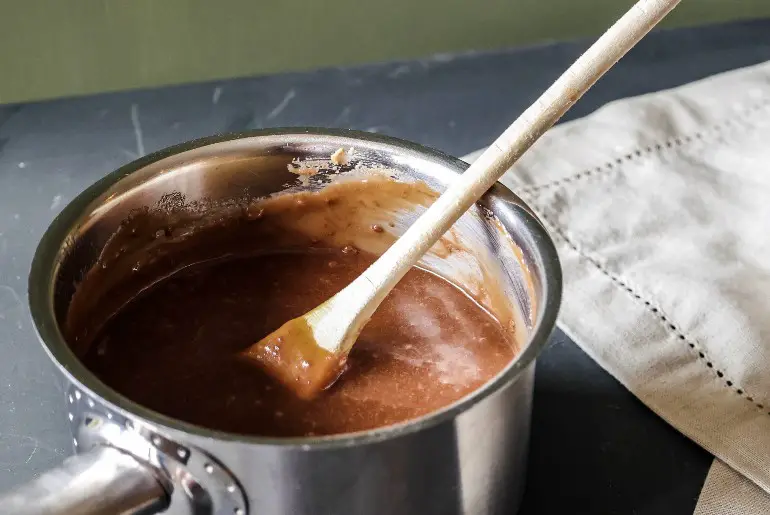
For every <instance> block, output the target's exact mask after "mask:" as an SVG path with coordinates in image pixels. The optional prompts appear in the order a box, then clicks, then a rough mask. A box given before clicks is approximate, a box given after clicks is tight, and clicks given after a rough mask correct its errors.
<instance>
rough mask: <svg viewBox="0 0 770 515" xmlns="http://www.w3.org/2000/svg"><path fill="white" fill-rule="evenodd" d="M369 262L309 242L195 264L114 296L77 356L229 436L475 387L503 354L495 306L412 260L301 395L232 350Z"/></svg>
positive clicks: (408, 411)
mask: <svg viewBox="0 0 770 515" xmlns="http://www.w3.org/2000/svg"><path fill="white" fill-rule="evenodd" d="M373 260H374V256H372V255H369V254H367V253H365V252H347V253H345V252H342V251H338V250H331V249H311V250H307V251H296V252H280V253H256V254H250V255H241V256H238V257H230V258H228V259H222V260H217V261H208V262H204V263H200V264H196V265H192V266H190V267H187V268H184V269H182V270H181V271H178V272H176V273H174V274H173V275H171V276H170V277H167V278H166V279H163V280H161V281H160V282H157V283H156V284H154V285H152V286H150V287H149V288H148V289H147V290H145V291H144V292H143V293H141V294H140V295H138V296H136V297H135V298H134V299H133V300H131V301H130V302H128V303H127V304H126V305H125V306H123V307H122V308H121V309H120V310H119V311H118V312H117V313H116V314H115V315H114V316H113V317H112V318H111V319H110V320H109V321H107V323H106V324H105V325H104V326H103V327H102V328H101V330H100V331H99V334H98V336H97V337H96V338H95V339H94V340H93V343H92V344H91V345H90V346H89V348H88V351H87V352H86V353H85V355H84V356H83V361H84V363H85V365H86V366H87V367H88V368H89V369H90V370H92V371H93V372H94V373H95V374H96V375H97V376H98V377H99V378H100V379H101V380H102V381H104V382H105V383H106V384H107V385H109V386H110V387H112V388H114V389H115V390H116V391H118V392H120V393H121V394H123V395H125V396H126V397H128V398H130V399H132V400H133V401H135V402H138V403H140V404H142V405H144V406H146V407H148V408H150V409H152V410H155V411H157V412H160V413H163V414H165V415H168V416H171V417H174V418H177V419H180V420H184V421H187V422H191V423H194V424H197V425H201V426H205V427H208V428H212V429H218V430H223V431H229V432H235V433H242V434H251V435H265V436H302V435H326V434H336V433H347V432H354V431H362V430H367V429H372V428H376V427H381V426H386V425H390V424H394V423H398V422H403V421H406V420H409V419H413V418H415V417H419V416H421V415H425V414H427V413H430V412H432V411H435V410H437V409H440V408H442V407H445V406H447V405H449V404H451V403H453V402H455V401H457V400H458V399H460V398H462V397H464V396H465V395H468V394H469V393H471V392H472V391H474V390H475V389H477V388H479V387H480V386H482V385H483V384H485V383H486V382H487V381H489V380H490V379H491V378H492V377H493V376H495V375H496V374H497V373H499V372H500V371H501V370H502V369H503V368H504V367H505V366H506V365H507V364H508V363H510V361H511V360H512V359H513V357H514V354H515V350H514V349H515V345H514V344H513V342H512V340H511V338H512V336H511V335H510V334H509V332H508V331H506V330H505V329H504V327H503V326H502V325H501V324H500V323H498V322H497V321H496V320H495V318H494V317H493V316H492V315H490V314H489V313H488V312H487V311H485V310H484V309H483V308H482V307H481V306H480V305H479V304H477V303H476V302H475V301H474V300H473V299H472V298H470V297H469V296H468V295H466V294H465V293H464V292H463V291H461V290H460V289H459V288H457V287H456V286H454V285H453V284H451V283H450V282H448V281H446V280H445V279H443V278H441V277H438V276H437V275H434V274H432V273H430V272H428V271H426V270H422V269H418V268H414V269H412V270H411V271H410V272H409V273H408V274H407V275H406V276H405V277H404V279H403V280H402V281H401V282H400V283H399V284H398V285H397V286H396V288H395V289H394V290H393V292H392V293H391V294H390V295H389V296H388V298H387V299H386V300H385V301H384V303H383V304H382V305H381V307H380V308H379V309H378V310H377V312H376V313H375V315H374V317H373V318H372V320H371V321H370V323H369V324H368V325H367V326H366V328H365V329H364V331H363V333H362V335H361V337H360V338H359V340H358V342H357V344H356V345H355V347H354V348H353V351H352V352H351V354H350V358H349V360H348V368H347V370H346V371H345V372H344V373H343V375H342V377H341V378H340V380H339V381H338V382H337V383H336V384H334V386H332V387H331V388H330V389H329V390H327V391H325V392H323V393H322V394H321V395H320V396H318V397H317V398H315V399H313V400H312V401H303V400H300V399H298V398H297V397H296V396H295V395H294V394H293V393H292V392H290V391H288V390H285V389H284V388H283V387H282V386H280V384H278V383H277V382H275V381H274V380H272V379H271V378H270V377H268V376H267V375H266V374H264V373H263V372H262V371H261V370H259V369H258V368H256V367H255V366H254V365H253V364H252V363H249V362H248V360H245V359H243V358H241V357H239V356H238V353H239V352H241V351H243V350H244V349H246V348H247V347H249V346H250V345H252V344H253V343H254V342H256V341H258V340H259V339H260V338H262V337H263V336H265V335H266V334H268V333H269V332H271V331H272V330H274V329H276V328H277V327H279V326H280V325H281V324H283V323H284V322H285V321H287V320H289V319H291V318H294V317H297V316H299V315H301V314H303V313H305V312H306V311H308V310H310V309H312V308H313V307H315V306H317V305H318V304H320V303H321V302H323V301H324V300H326V299H328V298H329V297H331V296H332V295H333V294H334V293H336V292H337V291H339V290H340V289H342V288H343V287H344V286H346V285H347V284H348V283H350V282H351V281H352V280H353V279H354V278H355V277H356V276H357V275H359V274H360V273H361V272H362V271H363V270H364V269H365V268H366V267H367V266H368V265H369V264H371V262H372V261H373Z"/></svg>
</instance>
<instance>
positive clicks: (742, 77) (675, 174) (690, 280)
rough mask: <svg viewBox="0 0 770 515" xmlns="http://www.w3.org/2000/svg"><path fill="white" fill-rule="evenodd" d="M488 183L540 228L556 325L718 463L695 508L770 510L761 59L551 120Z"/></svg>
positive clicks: (767, 78) (766, 151) (767, 175)
mask: <svg viewBox="0 0 770 515" xmlns="http://www.w3.org/2000/svg"><path fill="white" fill-rule="evenodd" d="M479 153H480V151H479V152H476V153H473V154H471V155H470V156H467V157H466V160H473V159H474V158H475V157H476V156H478V155H479ZM502 182H503V183H504V184H506V185H507V186H508V187H510V188H511V189H512V190H513V191H515V192H516V193H517V194H519V195H520V196H521V197H522V198H523V199H524V200H525V201H526V202H527V203H528V204H529V205H530V206H531V207H532V208H533V209H534V210H535V211H536V212H537V214H538V215H539V217H540V218H541V220H542V221H543V223H544V225H545V226H546V227H547V229H548V230H549V231H550V233H551V235H552V237H553V238H554V241H555V243H556V246H557V248H558V251H559V256H560V258H561V261H562V266H563V270H564V276H565V281H564V301H563V306H562V310H561V314H560V321H559V324H560V327H561V328H562V329H563V330H564V331H565V332H566V333H567V334H568V335H569V336H570V337H571V338H572V339H573V340H574V341H575V342H576V343H577V344H578V345H580V346H581V347H582V349H583V350H584V351H585V352H586V353H588V354H589V355H590V356H591V357H592V358H593V359H594V360H596V361H597V362H598V363H599V364H600V365H601V366H602V367H603V368H604V369H606V370H607V371H608V372H609V373H610V374H612V375H613V376H615V377H616V378H617V379H618V380H619V381H620V382H621V383H622V384H623V385H625V387H626V388H628V389H629V390H630V391H631V392H632V393H633V394H635V395H636V396H637V397H638V398H639V399H640V400H641V401H642V402H644V403H645V404H646V405H647V406H648V407H650V408H651V409H652V410H653V411H654V412H655V413H657V414H658V415H660V416H661V417H662V418H663V419H665V420H666V421H668V422H669V423H670V424H671V425H673V426H674V427H675V428H677V429H678V430H679V431H681V432H682V433H684V434H685V435H686V436H688V437H689V438H691V439H692V440H694V441H695V442H697V443H698V444H699V445H701V446H702V447H703V448H705V449H706V450H708V451H709V452H711V453H712V454H714V455H715V456H716V457H717V458H718V460H716V461H715V464H714V465H713V467H712V470H711V471H710V473H709V477H708V480H707V483H706V486H705V487H704V490H703V493H702V496H701V499H700V501H699V504H698V508H697V510H700V511H697V512H696V513H699V514H701V515H716V514H722V513H724V514H727V513H730V514H731V515H735V514H739V513H746V514H753V513H763V514H765V513H770V508H769V506H770V494H768V493H770V452H768V451H769V450H770V316H768V315H769V314H770V62H768V63H763V64H760V65H757V66H752V67H749V68H744V69H740V70H736V71H732V72H728V73H724V74H720V75H717V76H713V77H710V78H708V79H704V80H701V81H698V82H695V83H692V84H688V85H686V86H683V87H680V88H676V89H672V90H668V91H664V92H660V93H655V94H651V95H645V96H641V97H636V98H632V99H626V100H621V101H617V102H613V103H611V104H608V105H606V106H604V107H603V108H601V109H599V110H598V111H596V112H594V113H593V114H591V115H590V116H588V117H586V118H583V119H580V120H576V121H573V122H570V123H565V124H562V125H560V126H557V127H555V128H553V129H552V130H551V131H549V132H548V133H547V134H546V135H545V136H544V137H543V138H542V139H541V140H540V141H539V142H537V143H536V144H535V145H534V146H533V148H532V149H531V150H530V151H529V152H528V153H527V154H526V155H525V156H523V157H522V159H520V160H519V162H518V163H517V164H516V165H515V166H514V167H513V168H512V169H511V170H510V171H509V172H508V173H507V174H506V175H505V176H504V177H503V179H502ZM726 501H729V506H728V505H725V504H724V502H726ZM728 507H729V510H728V511H725V510H727V508H728ZM722 508H724V509H722ZM720 510H722V511H720ZM752 510H754V511H752ZM757 510H759V511H757Z"/></svg>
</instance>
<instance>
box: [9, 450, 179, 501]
mask: <svg viewBox="0 0 770 515" xmlns="http://www.w3.org/2000/svg"><path fill="white" fill-rule="evenodd" d="M168 503H169V497H168V494H167V492H166V490H165V489H164V488H163V485H162V484H161V483H160V481H159V478H158V477H157V475H156V473H155V471H154V470H153V468H152V467H150V466H148V465H145V464H143V463H141V462H140V461H138V460H137V459H136V458H134V457H132V456H131V455H129V454H126V453H124V452H122V451H120V450H118V449H115V448H114V447H109V446H105V445H98V446H96V447H94V448H92V449H91V450H89V451H88V452H85V453H83V454H78V455H76V456H72V457H70V458H67V459H66V460H64V462H63V463H62V464H61V465H60V466H59V467H57V468H55V469H53V470H50V471H48V472H45V473H44V474H42V475H41V476H40V477H38V478H37V479H35V480H33V481H31V482H29V483H27V484H24V485H21V486H19V487H17V488H16V489H15V490H11V491H10V492H8V493H6V494H3V495H0V513H2V514H3V515H75V514H77V515H129V514H132V515H134V514H142V515H147V514H151V513H158V512H160V511H163V510H165V509H166V508H167V507H168Z"/></svg>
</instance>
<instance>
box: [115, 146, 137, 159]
mask: <svg viewBox="0 0 770 515" xmlns="http://www.w3.org/2000/svg"><path fill="white" fill-rule="evenodd" d="M120 151H121V152H123V153H124V154H126V155H127V156H128V158H129V159H131V160H133V159H138V158H139V157H140V156H138V155H136V152H132V151H130V150H126V149H125V148H121V149H120Z"/></svg>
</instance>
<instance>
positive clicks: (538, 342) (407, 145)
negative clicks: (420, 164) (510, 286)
mask: <svg viewBox="0 0 770 515" xmlns="http://www.w3.org/2000/svg"><path fill="white" fill-rule="evenodd" d="M264 136H270V137H275V136H285V137H286V138H287V139H291V138H294V139H299V138H315V137H324V138H329V140H330V141H332V142H333V140H334V139H335V138H336V139H340V140H343V139H344V140H345V141H346V142H349V141H350V139H351V138H352V139H356V140H362V141H366V142H369V143H375V144H378V145H384V146H386V147H390V149H391V150H393V151H395V152H396V153H399V152H411V153H417V154H419V155H420V157H421V158H423V159H427V160H429V161H431V162H432V163H434V164H438V165H441V166H443V167H445V168H447V169H448V170H450V171H453V172H454V173H458V174H460V173H462V172H463V171H464V170H465V169H466V168H467V167H468V164H467V163H466V162H464V161H462V160H460V159H457V158H455V157H452V156H450V155H447V154H445V153H443V152H440V151H437V150H434V149H431V148H428V147H424V146H422V145H418V144H416V143H412V142H410V141H406V140H402V139H399V138H394V137H390V136H383V135H379V134H373V133H367V132H362V131H354V130H348V129H325V128H317V127H291V128H273V129H260V130H254V131H247V132H240V133H230V134H220V135H215V136H210V137H206V138H201V139H196V140H192V141H188V142H185V143H181V144H178V145H174V146H171V147H168V148H165V149H162V150H159V151H157V152H154V153H152V154H149V155H147V156H144V157H142V158H140V159H137V160H135V161H133V162H130V163H128V164H126V165H125V166H122V167H120V168H118V169H117V170H115V171H114V172H112V173H110V174H108V175H107V176H105V177H104V178H102V179H101V180H99V181H97V182H96V183H94V184H92V185H91V186H89V187H88V188H86V189H85V190H84V191H83V192H82V193H81V194H80V195H78V196H77V197H75V199H73V200H72V201H71V202H70V203H69V204H68V205H67V206H66V207H65V208H64V209H63V210H62V211H61V213H60V214H59V215H58V216H57V217H56V218H55V219H54V221H53V222H52V223H51V225H50V226H49V227H48V229H47V230H46V232H45V233H44V235H43V237H42V238H41V240H40V243H39V244H38V247H37V249H36V251H35V255H34V258H33V260H32V266H31V270H30V276H29V304H30V311H31V313H32V319H33V322H34V327H35V330H36V332H37V335H38V338H39V340H40V342H41V344H42V345H43V347H44V349H45V351H46V352H47V353H48V355H49V357H50V358H51V359H52V360H53V361H54V363H55V364H56V365H57V367H58V368H59V370H60V371H61V372H62V373H63V374H64V375H65V376H66V377H67V378H68V379H69V380H70V381H71V382H72V383H73V384H75V385H77V387H79V388H80V389H81V390H82V391H83V392H84V393H85V394H86V395H89V396H91V397H92V398H93V399H94V400H95V401H97V402H102V403H104V404H105V405H107V406H108V407H109V408H110V409H113V410H115V411H116V412H118V413H121V414H123V415H124V416H126V417H128V418H132V419H134V420H136V419H137V418H138V419H142V420H143V421H144V422H145V423H148V424H149V425H151V426H155V428H156V429H157V430H159V431H160V432H163V431H164V430H166V432H169V431H171V432H180V433H187V434H190V435H195V436H197V437H203V438H215V439H219V440H224V441H231V442H240V443H247V444H257V445H272V446H280V447H282V448H289V447H296V448H298V449H302V450H308V449H320V448H330V447H331V448H333V447H347V446H355V445H362V444H368V443H373V442H377V441H382V440H388V439H392V438H396V437H398V436H400V435H404V434H407V433H412V432H417V431H422V430H425V429H428V428H430V427H433V426H436V425H438V424H441V423H442V422H445V421H447V420H451V419H453V418H455V417H457V416H458V415H459V414H461V413H463V412H465V411H467V410H469V409H470V408H471V407H472V406H474V405H475V404H477V403H478V402H480V401H482V400H484V399H485V398H487V397H489V396H491V395H493V394H495V393H496V392H497V391H499V390H500V389H502V388H503V387H505V386H506V385H509V384H511V383H513V382H515V381H516V380H517V379H518V377H519V375H520V374H521V373H522V372H523V371H524V370H526V369H527V368H528V367H529V366H530V365H531V364H532V363H533V362H534V360H535V358H536V357H537V355H538V354H539V353H540V351H541V349H542V348H543V347H544V346H545V344H546V343H547V341H548V338H549V336H550V335H551V332H552V331H553V329H554V327H555V325H556V317H557V314H558V311H559V306H560V303H561V294H562V277H561V267H560V264H559V259H558V255H557V252H556V248H555V246H554V244H553V241H552V240H551V238H550V236H549V234H548V232H547V231H546V229H545V228H544V227H543V225H542V224H541V223H540V221H539V220H538V219H537V217H536V216H535V215H534V214H533V213H532V211H531V210H530V209H529V208H528V207H527V205H526V204H525V202H524V201H522V200H521V199H520V198H519V197H518V196H516V195H515V194H513V192H511V191H510V190H509V189H508V188H506V187H505V186H503V185H501V184H500V183H497V184H495V185H494V186H493V187H492V188H491V189H490V192H489V193H488V195H489V194H491V195H493V196H494V197H495V198H498V199H501V200H502V201H504V202H505V204H506V207H510V208H511V209H515V210H516V215H517V218H518V221H519V222H520V225H521V226H522V227H524V228H525V230H526V231H527V232H529V233H530V234H529V235H530V236H531V237H532V238H531V239H532V241H533V242H534V246H535V248H536V251H537V253H538V254H539V255H538V256H537V258H538V265H539V267H538V268H539V270H540V271H541V275H542V276H541V277H539V279H540V282H541V285H542V290H543V297H542V299H540V302H539V306H540V308H539V309H538V310H537V311H538V316H537V319H536V320H535V321H534V324H533V330H532V332H531V335H530V340H529V342H528V343H527V345H525V346H524V348H523V350H522V351H521V352H520V353H519V355H518V356H517V357H516V358H515V359H514V361H513V362H512V363H511V364H510V365H508V366H507V367H506V369H505V370H504V371H503V372H501V373H500V374H498V375H497V376H496V377H495V378H493V379H492V380H490V381H489V382H488V383H487V384H485V385H484V386H482V387H481V388H479V389H477V390H475V391H474V392H473V393H471V394H470V395H468V396H466V397H464V398H462V399H460V400H459V401H457V402H455V403H453V404H451V405H449V406H447V407H445V408H443V409H441V410H438V411H435V412H431V413H429V414H427V415H424V416H422V417H420V418H417V419H414V420H410V421H406V422H403V423H400V424H396V425H392V426H386V427H382V428H376V429H373V430H369V431H362V432H356V433H347V434H340V435H330V436H313V437H291V438H277V437H262V436H251V435H243V434H237V433H229V432H224V431H218V430H212V429H209V428H206V427H203V426H199V425H195V424H191V423H188V422H183V421H181V420H177V419H175V418H172V417H169V416H166V415H163V414H161V413H157V412H155V411H153V410H150V409H148V408H146V407H144V406H142V405H141V404H139V403H136V402H134V401H131V400H130V399H128V398H127V397H124V396H122V395H121V394H119V393H117V392H115V391H114V390H112V389H111V388H109V387H108V386H107V385H106V384H104V383H102V382H101V381H100V380H99V379H98V378H97V377H96V375H94V374H93V373H92V372H90V371H89V370H88V369H87V368H86V367H85V366H84V365H83V364H82V363H81V362H80V360H79V359H77V358H76V356H75V355H74V353H73V352H72V351H71V350H70V348H69V346H68V345H67V343H66V342H65V340H64V337H63V336H62V334H61V331H60V330H59V325H58V322H57V320H56V315H55V311H54V286H55V280H56V276H57V273H58V262H59V255H60V252H61V249H62V248H63V246H64V245H65V241H66V239H67V236H68V235H69V234H70V233H71V232H72V230H73V229H74V228H75V226H76V225H75V224H76V223H77V221H78V220H81V219H82V218H83V215H84V214H85V213H86V209H87V208H88V207H89V206H90V205H91V204H92V202H93V201H94V200H96V199H97V198H99V197H100V196H101V195H102V194H103V193H104V192H106V191H107V190H108V189H109V188H110V187H112V186H113V185H114V184H116V183H117V182H118V181H120V180H121V179H124V178H125V177H127V176H129V175H131V174H133V173H135V172H138V171H140V170H142V169H144V168H145V167H146V166H148V165H150V164H151V163H154V162H156V161H159V160H161V159H164V158H167V157H170V156H173V155H176V154H179V153H182V152H185V151H189V150H193V149H196V148H200V147H204V146H207V145H212V144H216V143H222V142H227V141H231V140H238V139H245V138H258V137H264ZM501 222H502V223H503V224H504V225H505V222H504V221H503V220H501Z"/></svg>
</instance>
